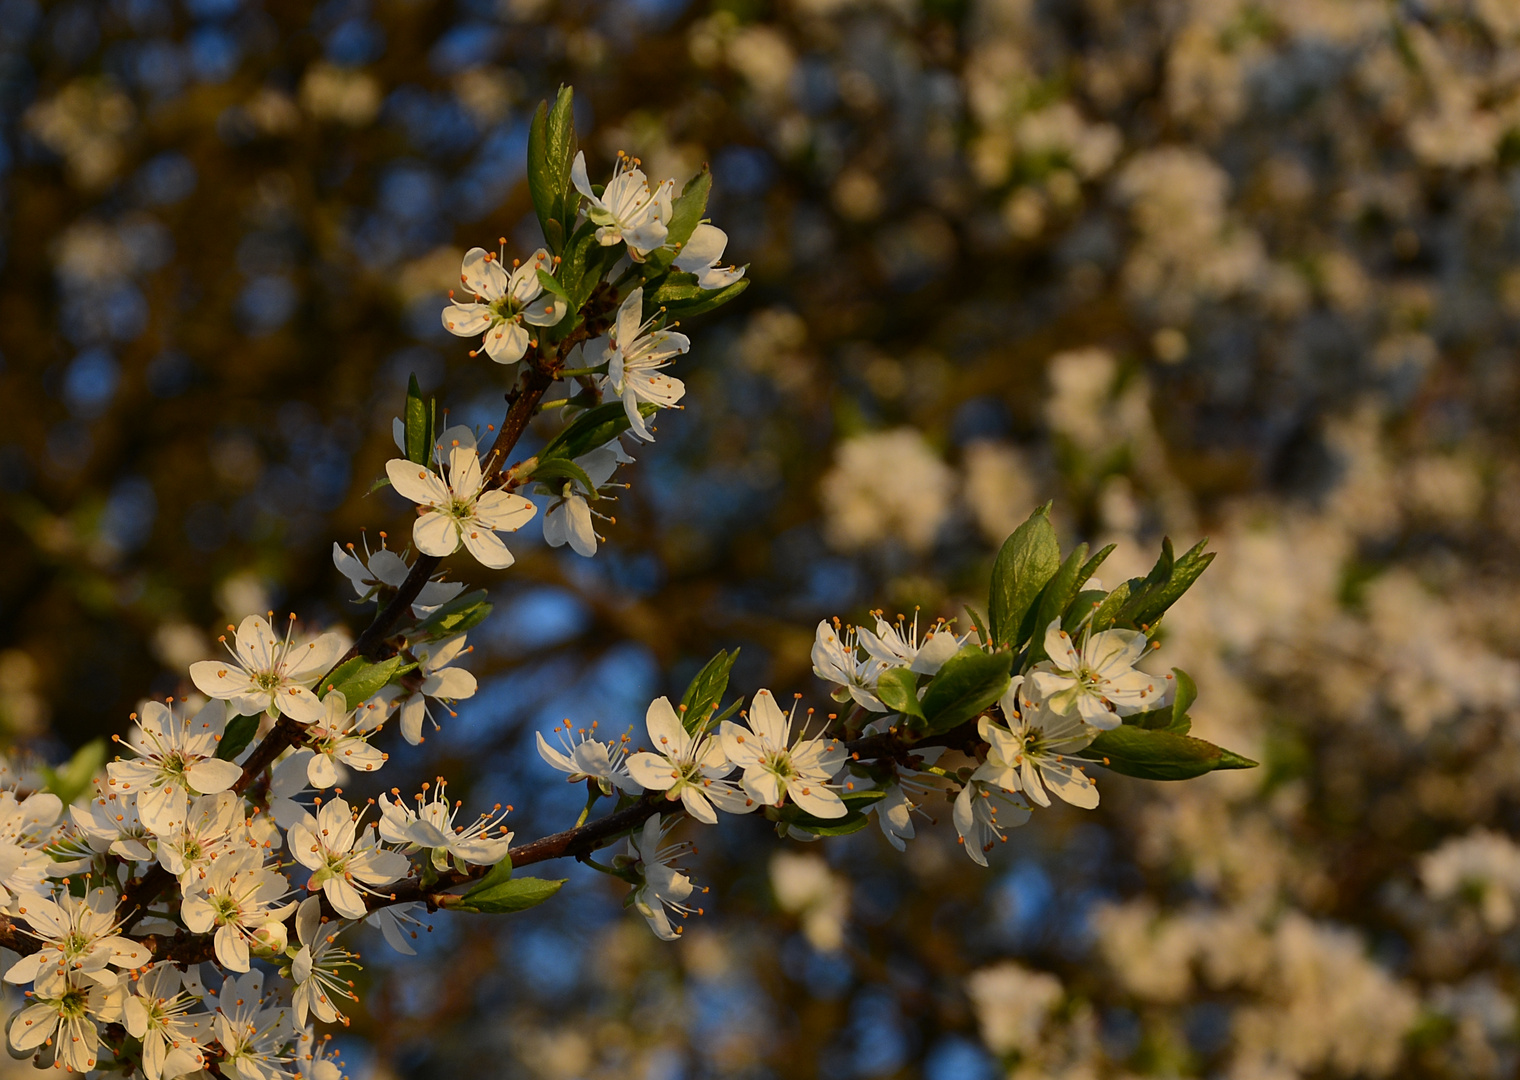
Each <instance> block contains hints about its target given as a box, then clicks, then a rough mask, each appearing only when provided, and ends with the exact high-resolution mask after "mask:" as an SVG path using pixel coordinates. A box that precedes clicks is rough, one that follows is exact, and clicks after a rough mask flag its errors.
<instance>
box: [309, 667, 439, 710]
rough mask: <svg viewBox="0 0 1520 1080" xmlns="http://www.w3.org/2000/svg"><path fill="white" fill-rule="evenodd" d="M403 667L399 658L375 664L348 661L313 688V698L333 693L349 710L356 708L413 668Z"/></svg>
mask: <svg viewBox="0 0 1520 1080" xmlns="http://www.w3.org/2000/svg"><path fill="white" fill-rule="evenodd" d="M404 663H405V662H404V660H403V659H402V657H400V656H393V657H391V658H390V659H389V660H381V661H380V662H378V663H375V662H373V661H370V660H366V659H365V658H364V657H362V656H354V657H350V658H349V659H347V660H345V661H343V663H341V664H339V665H338V666H337V667H336V668H334V669H333V670H332V672H331V673H330V674H329V675H328V676H327V677H326V678H325V679H323V680H322V684H321V686H319V687H318V688H317V696H318V697H326V696H327V695H328V694H331V693H334V692H336V693H340V694H342V695H343V698H344V700H345V701H347V702H348V703H349V705H350V706H357V705H358V704H359V703H360V702H364V701H368V700H369V699H370V698H372V697H374V696H375V695H376V694H378V693H379V692H380V691H381V690H383V689H385V687H386V686H387V685H388V684H389V683H390V682H391V680H392V679H394V678H396V677H397V676H399V675H402V674H404V673H405V672H407V671H410V670H411V669H412V668H413V667H415V666H416V665H415V664H407V665H406V666H405V667H403V664H404Z"/></svg>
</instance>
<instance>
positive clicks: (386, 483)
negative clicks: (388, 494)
mask: <svg viewBox="0 0 1520 1080" xmlns="http://www.w3.org/2000/svg"><path fill="white" fill-rule="evenodd" d="M408 460H410V459H408ZM390 486H391V478H390V477H389V476H378V477H376V478H375V482H374V483H373V484H371V485H370V486H369V490H368V491H366V492H365V493H364V494H366V495H373V494H374V493H375V492H377V491H379V490H380V489H381V488H388V487H390Z"/></svg>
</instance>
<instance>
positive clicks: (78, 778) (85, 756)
mask: <svg viewBox="0 0 1520 1080" xmlns="http://www.w3.org/2000/svg"><path fill="white" fill-rule="evenodd" d="M105 763H106V741H105V740H104V739H91V740H90V741H89V742H87V743H85V744H84V745H83V746H81V747H80V748H79V749H78V750H76V751H74V756H73V757H71V758H69V760H68V761H66V762H64V763H63V764H62V765H60V766H59V767H58V768H57V769H56V770H55V769H51V768H49V767H48V766H46V765H44V766H43V767H42V768H41V769H40V770H39V771H40V772H41V773H42V778H43V781H44V785H43V786H44V787H45V789H46V790H48V791H51V792H52V793H53V794H54V795H57V796H58V798H59V799H60V800H61V801H62V802H63V804H64V805H65V806H67V805H68V804H69V803H72V802H73V801H74V800H75V799H77V798H79V797H80V796H81V795H83V794H84V793H85V792H86V791H88V790H89V789H90V780H91V779H93V778H94V776H95V774H96V773H98V772H99V771H100V770H101V768H102V767H103V766H104V765H105Z"/></svg>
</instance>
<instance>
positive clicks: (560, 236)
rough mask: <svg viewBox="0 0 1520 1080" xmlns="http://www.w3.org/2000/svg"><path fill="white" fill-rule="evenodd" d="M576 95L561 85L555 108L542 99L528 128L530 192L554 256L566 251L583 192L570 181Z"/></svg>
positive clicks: (534, 208)
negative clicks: (568, 233)
mask: <svg viewBox="0 0 1520 1080" xmlns="http://www.w3.org/2000/svg"><path fill="white" fill-rule="evenodd" d="M573 97H574V94H573V92H572V90H571V88H570V87H568V86H562V87H560V90H559V94H558V96H556V97H555V99H554V107H553V108H552V109H551V108H550V107H549V103H548V102H539V105H538V111H537V112H535V113H534V114H533V123H532V125H531V126H530V127H529V129H528V192H529V194H530V195H531V196H532V197H533V211H534V213H536V214H537V215H538V224H539V227H540V228H541V229H542V230H543V233H544V242H545V243H546V244H547V245H548V248H549V252H550V253H551V254H553V255H559V254H561V253H562V252H563V251H564V250H565V234H566V232H567V231H568V230H569V229H570V228H571V226H572V225H573V224H574V223H575V214H576V210H577V209H578V208H579V206H580V193H579V192H577V191H576V190H575V186H574V185H573V184H572V183H571V182H570V169H571V166H572V165H573V164H574V163H575V154H576V151H577V149H578V144H577V142H576V138H575V110H574V108H573Z"/></svg>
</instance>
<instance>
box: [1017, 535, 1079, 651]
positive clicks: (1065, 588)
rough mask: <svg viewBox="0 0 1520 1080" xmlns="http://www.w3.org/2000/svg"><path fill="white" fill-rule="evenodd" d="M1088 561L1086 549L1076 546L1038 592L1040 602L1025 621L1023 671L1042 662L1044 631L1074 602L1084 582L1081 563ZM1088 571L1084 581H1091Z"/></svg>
mask: <svg viewBox="0 0 1520 1080" xmlns="http://www.w3.org/2000/svg"><path fill="white" fill-rule="evenodd" d="M1086 558H1087V545H1086V544H1078V545H1077V546H1076V547H1075V548H1073V549H1072V552H1071V554H1070V555H1068V556H1066V560H1065V561H1064V562H1062V563H1061V566H1060V569H1058V570H1057V571H1056V574H1055V577H1053V578H1051V579H1050V581H1048V582H1047V583H1046V585H1045V588H1044V589H1042V590H1040V598H1039V600H1037V601H1036V602H1035V603H1034V605H1033V606H1032V607H1031V609H1030V610H1031V611H1032V612H1033V617H1032V618H1031V619H1029V620H1026V621H1028V623H1029V629H1028V630H1027V631H1026V633H1027V634H1028V637H1029V654H1028V658H1027V659H1026V660H1025V662H1024V666H1025V667H1026V668H1028V667H1030V666H1032V665H1034V664H1036V663H1038V662H1039V661H1041V660H1043V659H1045V628H1046V627H1047V626H1049V625H1050V624H1051V623H1052V622H1053V621H1055V620H1056V619H1059V618H1060V617H1061V615H1062V614H1063V613H1064V612H1065V611H1066V609H1067V607H1069V606H1070V605H1071V603H1072V601H1073V600H1074V599H1076V595H1077V590H1078V589H1079V588H1081V585H1082V582H1083V581H1085V580H1086V578H1084V577H1083V576H1082V575H1083V571H1084V570H1086V567H1085V566H1084V565H1083V560H1085V559H1086ZM1091 576H1092V574H1091V572H1090V571H1089V572H1088V573H1087V577H1091Z"/></svg>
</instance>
